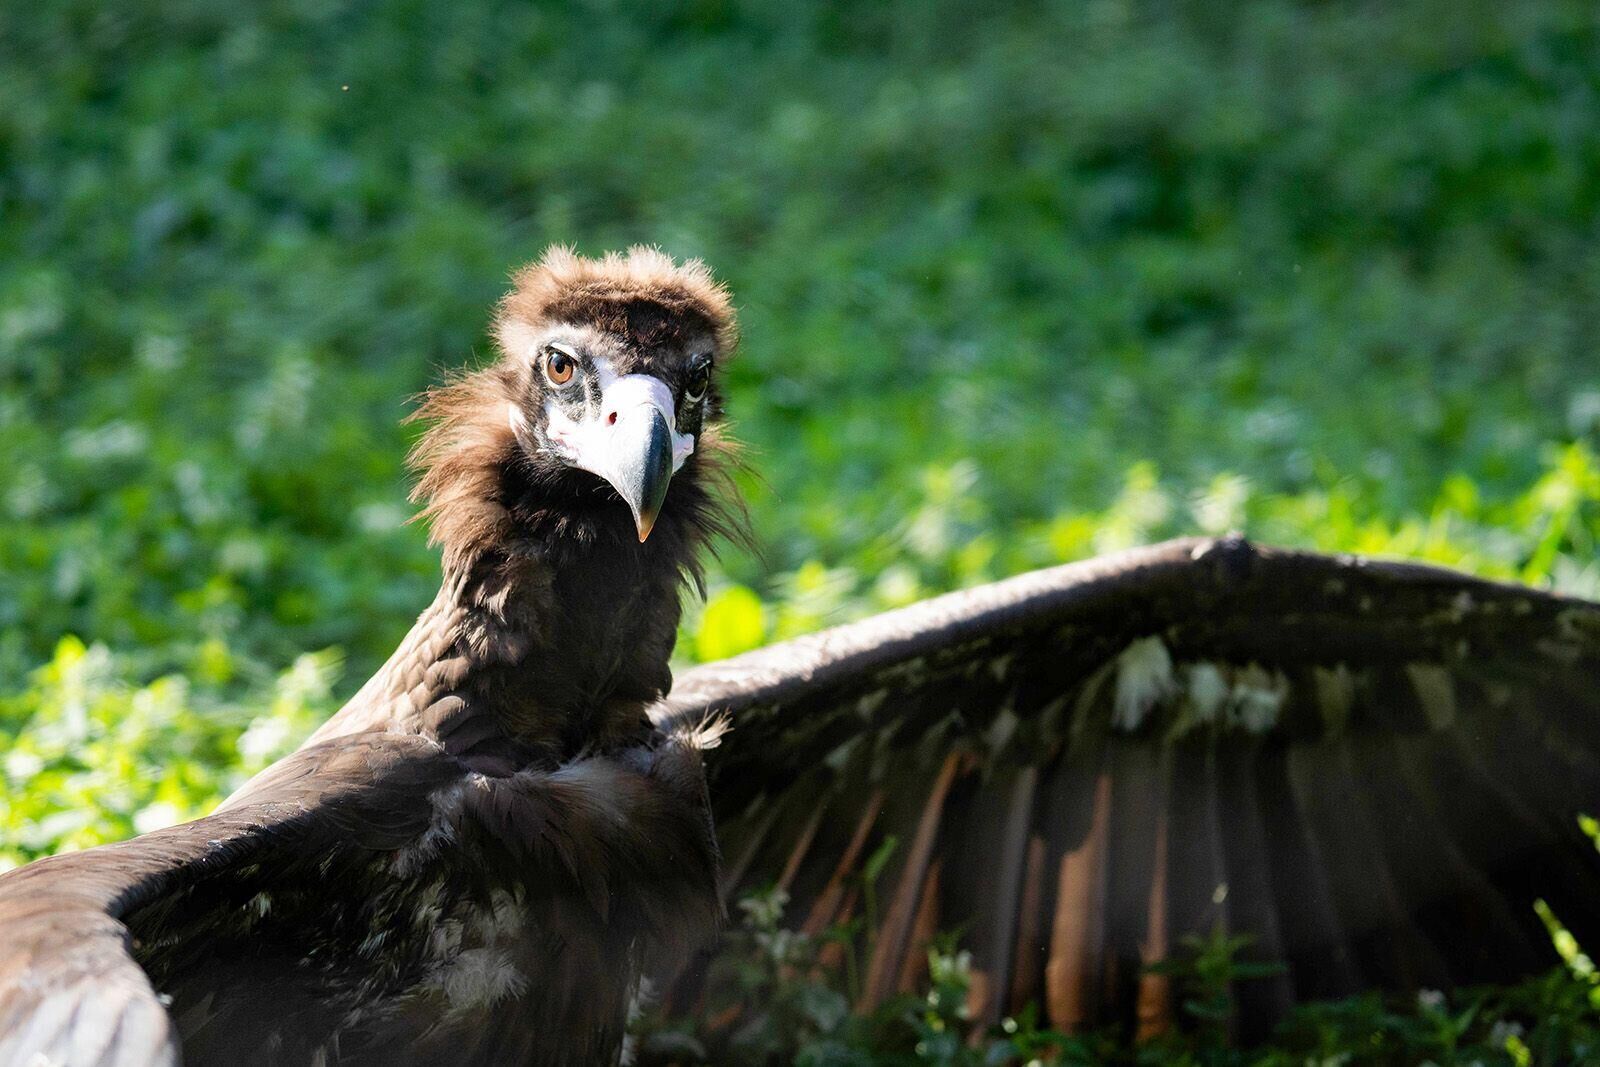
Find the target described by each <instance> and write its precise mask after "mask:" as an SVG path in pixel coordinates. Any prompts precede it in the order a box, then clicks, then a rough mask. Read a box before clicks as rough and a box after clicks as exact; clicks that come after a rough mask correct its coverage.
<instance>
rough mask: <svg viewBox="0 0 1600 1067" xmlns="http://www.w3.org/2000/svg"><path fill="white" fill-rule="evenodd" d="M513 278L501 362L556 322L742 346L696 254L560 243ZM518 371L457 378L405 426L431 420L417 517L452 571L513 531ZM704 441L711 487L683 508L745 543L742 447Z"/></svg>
mask: <svg viewBox="0 0 1600 1067" xmlns="http://www.w3.org/2000/svg"><path fill="white" fill-rule="evenodd" d="M513 283H514V288H513V289H512V290H511V291H510V292H509V293H507V294H506V296H505V297H504V298H503V299H502V300H501V301H500V306H499V309H498V312H497V314H496V316H495V324H494V332H495V336H496V339H497V340H498V341H499V344H500V348H501V351H502V355H503V356H504V355H509V354H510V353H511V352H512V351H514V350H515V348H516V346H515V345H514V344H513V343H512V340H511V336H510V334H511V333H512V332H513V331H514V330H516V329H518V328H521V329H527V328H529V327H538V326H541V325H544V324H547V323H552V322H566V323H572V324H576V325H588V326H594V327H596V328H599V329H602V330H605V331H606V332H609V333H612V334H615V335H617V336H621V337H623V338H625V339H626V340H628V341H629V342H630V343H632V344H637V345H642V346H649V345H656V344H663V343H667V342H669V341H671V340H673V339H675V337H676V336H681V335H683V334H685V333H688V332H700V331H707V332H710V333H711V335H712V336H713V337H714V338H715V340H716V344H717V350H718V356H719V357H720V358H726V357H727V356H728V355H729V354H731V353H732V351H733V348H734V346H735V345H736V344H737V341H738V327H737V323H736V320H735V317H734V311H733V305H732V302H731V300H730V299H729V296H728V292H727V290H726V289H725V288H723V287H722V285H721V284H720V283H718V282H717V281H716V280H715V279H714V278H713V277H712V275H711V271H710V269H709V268H708V267H707V266H706V265H705V264H704V263H702V262H701V261H700V260H697V259H691V260H688V261H686V262H684V263H683V264H681V265H679V264H675V263H674V262H673V260H672V258H671V257H670V256H668V255H666V254H665V253H663V252H661V251H659V250H657V249H654V248H647V247H643V246H635V247H634V248H631V249H629V250H628V252H627V253H626V254H625V255H624V254H619V253H615V252H613V253H610V254H608V255H605V256H603V257H601V258H598V259H588V258H585V257H583V256H580V255H577V254H576V253H574V252H573V251H572V250H571V249H570V248H565V247H562V246H554V247H552V248H550V249H549V250H547V251H546V252H545V254H544V255H543V256H542V257H541V258H540V259H539V260H538V261H537V262H534V263H531V264H529V265H528V266H526V267H523V268H522V269H521V270H519V271H517V272H516V273H515V274H514V275H513ZM519 373H520V371H519V369H518V368H517V366H516V365H515V364H514V363H512V362H511V361H509V360H507V359H505V358H502V359H500V360H498V361H496V362H495V363H493V364H490V365H489V366H486V367H483V368H481V369H479V370H472V371H461V372H458V373H456V374H455V375H453V376H452V377H451V378H449V379H448V380H447V381H446V382H445V383H444V384H442V385H439V386H436V387H434V388H432V389H429V390H428V391H427V392H426V393H425V394H423V397H422V401H421V403H420V404H419V405H418V407H417V409H416V411H414V412H413V413H412V414H411V415H410V416H409V417H408V419H407V421H408V422H410V421H420V422H424V423H427V424H428V429H427V431H426V432H425V433H424V434H423V435H422V437H421V438H420V439H419V440H418V441H417V444H416V447H414V448H413V449H412V450H411V455H410V456H409V457H408V463H409V465H410V466H411V468H412V469H413V470H416V471H417V472H419V474H420V477H419V478H418V480H417V484H416V487H415V488H414V489H413V490H412V491H411V499H412V500H413V501H415V502H419V503H421V504H422V509H421V511H420V512H419V513H418V515H417V518H419V519H421V520H423V521H425V522H427V523H428V525H429V527H430V536H429V541H430V543H432V544H436V545H440V546H441V547H442V548H443V550H444V562H445V567H446V569H447V570H455V569H460V568H462V567H464V566H466V565H467V564H468V563H469V561H470V560H471V559H472V558H473V557H475V556H477V555H478V554H479V553H481V552H482V551H483V550H484V549H486V548H488V547H490V546H492V545H495V544H498V543H503V542H504V541H506V540H507V539H508V538H509V537H510V536H511V535H512V533H513V530H512V526H513V520H512V517H511V513H510V511H509V510H508V509H507V507H506V502H505V501H504V499H503V494H504V490H505V472H506V469H507V467H508V465H509V464H511V463H512V462H513V461H514V459H515V457H516V456H517V449H518V448H519V447H520V446H519V445H518V444H517V441H516V438H515V436H514V435H513V434H512V432H511V429H510V426H509V425H508V423H507V419H506V405H507V403H509V402H511V400H512V398H514V397H516V396H517V395H518V392H519V383H518V375H519ZM699 444H700V447H699V448H697V449H696V452H695V455H694V456H692V457H691V459H690V463H691V464H692V465H693V468H694V470H695V472H696V473H697V474H698V476H699V478H700V480H701V481H703V482H705V483H707V484H705V485H698V486H696V487H695V489H696V491H695V492H694V493H693V494H691V495H690V497H691V498H690V499H681V497H682V496H683V495H684V494H682V493H681V492H680V501H679V503H680V504H681V505H682V507H680V508H677V509H674V510H679V511H682V512H684V515H683V516H682V517H683V518H685V519H686V520H687V523H688V525H689V526H690V527H692V528H694V529H696V530H697V531H698V532H699V533H700V534H701V535H704V536H710V535H720V536H725V537H730V538H732V539H734V540H738V541H746V540H747V535H746V534H745V532H744V531H745V524H744V521H743V508H742V504H741V503H740V501H739V500H738V495H737V492H736V490H735V489H734V487H733V485H732V480H731V478H730V477H729V476H728V473H729V472H728V469H727V468H728V466H729V464H736V463H737V459H736V456H735V450H734V445H733V443H732V442H731V441H729V440H728V439H726V438H725V437H724V436H723V435H722V434H721V433H720V432H719V427H717V426H715V425H707V426H706V427H705V428H704V430H703V431H702V433H701V435H700V441H699ZM684 473H688V469H687V468H686V470H685V472H684ZM713 487H715V489H716V491H715V492H713V491H712V490H713ZM556 532H557V533H559V532H561V531H560V529H559V528H558V529H557V530H556ZM688 566H689V567H690V569H691V573H693V565H692V563H690V564H688Z"/></svg>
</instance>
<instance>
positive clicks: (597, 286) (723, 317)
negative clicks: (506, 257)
mask: <svg viewBox="0 0 1600 1067" xmlns="http://www.w3.org/2000/svg"><path fill="white" fill-rule="evenodd" d="M512 282H513V286H514V287H513V288H512V290H511V292H509V293H507V294H506V296H505V299H503V300H501V301H500V309H499V314H498V315H496V317H495V335H496V337H498V338H499V340H500V343H501V347H502V348H503V349H505V350H506V351H510V350H511V349H512V347H513V346H512V345H511V344H510V343H509V342H510V338H509V337H508V335H507V331H508V329H509V328H510V327H512V326H514V325H519V324H529V325H539V324H543V323H549V322H569V323H574V324H577V325H584V326H594V327H597V328H598V329H601V330H604V331H605V332H607V333H611V334H615V335H617V336H619V337H624V338H626V339H628V340H629V341H630V342H632V343H634V344H637V345H641V346H644V347H650V346H654V345H658V344H662V343H664V342H666V341H668V340H671V339H672V337H671V335H672V334H673V333H675V332H679V331H682V330H685V329H695V328H700V329H704V330H707V331H709V332H710V333H711V334H712V336H714V337H715V338H716V343H717V350H718V352H719V353H721V354H724V355H725V354H727V353H730V352H732V351H733V349H734V347H735V346H736V345H737V344H738V327H737V325H736V322H735V319H734V314H733V303H732V301H731V300H729V298H728V291H727V289H725V288H723V286H722V285H721V284H720V283H719V282H717V280H716V279H715V278H713V277H712V276H711V268H709V267H707V266H706V265H705V264H704V263H703V262H701V261H700V260H698V259H690V260H685V261H684V262H683V263H682V264H681V265H680V264H677V263H674V262H673V261H672V257H671V256H669V255H667V254H666V253H665V252H662V251H660V250H659V249H655V248H648V247H646V246H644V245H635V246H634V247H632V248H630V249H628V251H627V254H626V255H624V254H622V253H618V252H611V253H608V254H606V255H604V256H602V257H600V258H599V259H586V258H585V257H583V256H580V255H578V254H577V253H576V252H574V251H573V250H572V249H570V248H567V247H565V246H562V245H555V246H553V247H551V248H550V249H548V250H547V251H546V252H545V254H544V255H543V256H542V257H540V259H539V260H538V262H536V263H530V264H529V265H528V266H526V267H523V268H522V269H521V270H519V271H517V272H516V274H514V275H513V276H512Z"/></svg>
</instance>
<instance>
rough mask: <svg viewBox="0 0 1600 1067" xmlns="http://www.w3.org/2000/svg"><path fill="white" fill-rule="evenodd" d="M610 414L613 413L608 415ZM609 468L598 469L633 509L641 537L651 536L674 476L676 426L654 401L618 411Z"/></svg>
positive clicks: (612, 432)
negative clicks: (673, 430) (674, 429)
mask: <svg viewBox="0 0 1600 1067" xmlns="http://www.w3.org/2000/svg"><path fill="white" fill-rule="evenodd" d="M608 417H610V416H608ZM614 417H615V419H616V421H615V422H613V423H611V424H610V430H611V441H610V447H609V448H608V449H607V452H608V456H607V458H608V460H609V462H608V464H607V466H608V467H609V468H610V469H609V470H606V471H600V472H597V473H599V474H600V476H601V477H602V478H604V479H605V480H606V481H608V482H610V483H611V486H612V488H614V489H615V490H616V491H617V492H618V493H619V494H620V495H621V496H622V499H623V501H624V502H625V503H626V504H627V505H628V510H629V511H631V512H633V524H634V526H635V527H636V528H637V529H638V531H639V541H640V543H641V544H642V543H643V542H644V539H645V538H647V537H649V536H650V531H651V529H653V528H654V527H655V524H656V516H657V515H659V514H661V502H662V501H663V500H665V499H666V496H667V483H668V482H670V481H671V480H672V428H671V427H670V426H668V425H667V420H666V417H665V416H663V415H662V414H661V411H660V409H658V408H657V407H656V406H655V405H653V404H642V405H639V406H638V407H634V408H631V409H629V410H627V411H620V412H617V413H616V414H615V416H614Z"/></svg>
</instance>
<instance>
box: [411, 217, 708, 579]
mask: <svg viewBox="0 0 1600 1067" xmlns="http://www.w3.org/2000/svg"><path fill="white" fill-rule="evenodd" d="M513 282H514V284H513V288H512V289H511V291H510V292H509V293H507V294H506V296H505V297H504V299H502V300H501V302H500V306H499V309H498V313H497V314H496V317H495V322H494V331H493V332H494V336H495V339H496V342H497V344H498V347H499V350H500V353H499V359H498V360H496V361H495V362H494V363H493V364H491V365H489V366H487V367H484V368H482V369H480V370H477V371H472V372H469V373H466V374H464V375H461V376H459V377H457V378H456V379H455V380H454V381H452V382H450V383H448V384H446V385H444V386H442V387H440V388H438V389H436V390H434V391H432V392H430V393H429V394H428V395H427V396H426V398H425V399H424V402H423V404H422V406H421V408H420V409H419V411H418V413H417V414H418V417H419V418H422V419H423V420H425V421H428V422H431V423H432V426H431V427H430V429H429V430H428V432H427V433H426V434H425V435H424V436H423V438H422V439H421V441H420V442H419V444H418V446H417V448H416V450H415V451H414V453H413V455H412V462H413V464H414V466H416V467H417V468H418V469H419V470H420V471H421V474H422V477H421V479H420V481H419V483H418V485H417V489H416V494H415V495H416V498H417V499H419V500H420V501H422V502H423V503H424V505H425V506H424V510H423V514H424V516H425V517H426V518H427V519H428V520H429V521H430V522H431V524H432V528H433V535H434V539H435V540H436V541H437V542H439V543H440V544H442V545H443V547H444V549H445V555H446V562H447V564H448V563H451V562H455V563H461V562H464V561H466V560H467V559H470V558H471V557H472V556H473V555H474V554H476V553H477V552H480V551H481V550H482V549H484V548H485V547H488V546H490V545H494V544H497V543H498V544H500V545H504V544H506V543H507V542H514V541H516V540H517V539H519V538H526V539H532V540H544V541H548V542H560V543H563V544H568V543H577V544H584V543H596V542H614V541H616V540H618V539H621V538H627V539H629V540H630V541H632V542H634V543H637V544H639V545H643V544H644V543H645V542H646V541H647V540H649V539H651V538H652V536H654V538H655V539H656V540H658V541H666V542H669V544H668V545H666V546H664V550H665V551H668V552H671V551H673V550H674V549H676V550H678V551H679V553H680V555H681V556H682V558H684V560H685V561H686V562H687V561H690V560H692V556H693V549H694V548H695V547H697V546H698V544H699V543H700V542H701V541H702V540H703V539H704V538H705V535H708V534H711V533H721V534H727V533H729V532H730V531H734V530H736V529H737V527H738V524H737V523H735V522H730V521H729V518H728V515H727V513H726V511H725V507H726V503H727V501H729V500H731V499H732V497H731V495H730V494H728V493H726V492H717V491H714V489H715V488H717V487H716V486H715V485H714V483H719V482H725V481H726V477H725V475H724V473H723V469H724V468H723V465H722V464H720V463H719V460H720V459H722V458H723V457H724V456H725V455H726V454H727V451H728V446H727V445H726V443H725V442H724V440H723V439H722V438H721V436H720V435H719V432H718V428H719V422H720V420H721V416H722V397H721V393H720V392H719V389H718V375H719V372H720V369H721V367H722V365H723V364H724V362H725V361H726V360H727V358H728V357H729V356H730V355H731V354H732V352H733V348H734V345H735V343H736V328H735V325H734V315H733V308H732V305H731V303H730V301H729V298H728V294H727V291H726V290H725V289H724V288H723V287H722V286H721V285H720V284H719V283H718V282H716V281H715V280H714V279H713V278H712V276H711V272H710V270H709V269H708V268H707V267H706V266H705V265H704V264H703V263H701V262H700V261H698V260H690V261H688V262H685V263H682V264H678V263H675V262H674V261H673V260H672V259H671V257H669V256H667V255H665V254H663V253H661V252H658V251H656V250H654V249H650V248H643V247H636V248H633V249H631V250H629V251H628V252H627V253H626V254H611V255H607V256H604V257H603V258H599V259H589V258H585V257H583V256H579V255H577V254H575V253H574V252H572V251H571V250H569V249H566V248H559V247H557V248H552V249H550V250H549V251H548V252H546V253H545V255H544V256H543V257H542V258H541V259H539V260H538V261H536V262H534V263H532V264H530V265H529V266H527V267H524V268H523V269H521V270H520V271H517V272H516V273H515V275H514V277H513ZM690 565H691V566H692V564H690Z"/></svg>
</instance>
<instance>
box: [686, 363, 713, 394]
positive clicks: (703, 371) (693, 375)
mask: <svg viewBox="0 0 1600 1067" xmlns="http://www.w3.org/2000/svg"><path fill="white" fill-rule="evenodd" d="M709 388H711V364H710V363H709V362H706V363H702V364H700V365H699V366H698V367H695V368H694V369H693V370H691V371H690V372H689V380H688V381H687V382H686V383H684V387H683V397H684V399H685V400H688V401H689V402H690V403H693V402H694V401H696V400H700V399H703V398H704V397H705V395H706V390H707V389H709Z"/></svg>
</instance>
